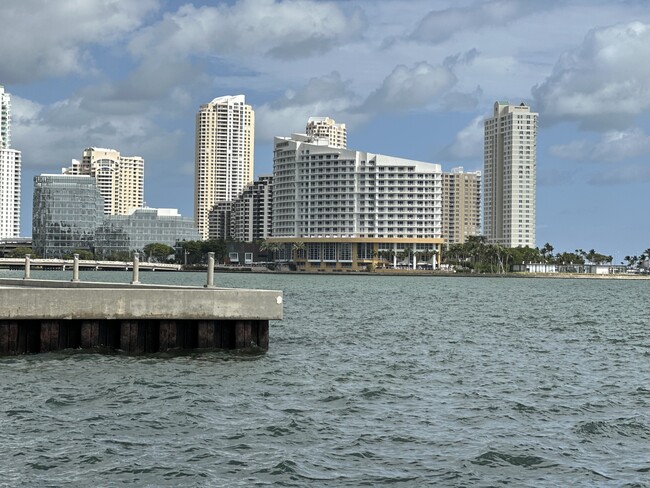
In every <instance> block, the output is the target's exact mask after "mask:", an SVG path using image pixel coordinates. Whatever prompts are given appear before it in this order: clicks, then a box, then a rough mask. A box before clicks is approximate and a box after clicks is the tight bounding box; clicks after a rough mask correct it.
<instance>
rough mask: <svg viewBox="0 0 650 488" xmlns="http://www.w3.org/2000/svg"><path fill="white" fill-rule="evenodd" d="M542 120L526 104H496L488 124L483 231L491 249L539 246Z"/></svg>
mask: <svg viewBox="0 0 650 488" xmlns="http://www.w3.org/2000/svg"><path fill="white" fill-rule="evenodd" d="M537 117H538V114H537V113H534V112H531V111H530V107H528V106H527V105H525V104H524V103H521V104H520V105H510V104H509V103H508V102H496V103H495V104H494V116H493V117H491V118H489V119H486V120H485V125H484V129H485V140H484V148H483V150H484V171H483V176H484V193H483V208H484V214H483V219H484V222H483V232H484V234H485V237H486V240H487V242H488V243H491V244H501V245H503V246H506V247H524V246H529V247H531V248H533V247H535V199H536V181H537V176H536V175H537V156H536V155H537Z"/></svg>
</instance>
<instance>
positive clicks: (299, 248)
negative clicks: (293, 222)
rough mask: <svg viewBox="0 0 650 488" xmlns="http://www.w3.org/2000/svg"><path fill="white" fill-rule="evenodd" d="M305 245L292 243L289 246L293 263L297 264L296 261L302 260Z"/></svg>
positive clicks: (299, 242)
mask: <svg viewBox="0 0 650 488" xmlns="http://www.w3.org/2000/svg"><path fill="white" fill-rule="evenodd" d="M305 248H306V246H305V243H304V242H303V241H296V242H294V243H293V245H292V246H291V249H292V250H293V255H294V258H293V262H294V263H295V262H297V261H298V259H301V258H304V252H305Z"/></svg>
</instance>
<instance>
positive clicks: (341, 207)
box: [271, 134, 443, 270]
mask: <svg viewBox="0 0 650 488" xmlns="http://www.w3.org/2000/svg"><path fill="white" fill-rule="evenodd" d="M441 178H442V177H441V168H440V165H438V164H430V163H424V162H419V161H411V160H407V159H401V158H396V157H392V156H384V155H381V154H372V153H368V152H362V151H353V150H350V149H342V148H336V147H332V146H330V145H329V144H328V141H327V140H326V139H318V138H316V139H315V138H312V137H309V136H307V135H304V134H293V135H292V136H291V137H276V138H275V144H274V159H273V237H272V238H271V239H272V241H274V242H277V243H280V244H285V245H289V244H291V245H296V246H297V247H296V249H298V247H300V246H303V245H304V246H305V247H304V249H303V250H302V251H301V252H303V253H304V256H305V261H304V262H305V263H306V266H307V267H309V268H311V269H313V268H314V267H316V268H318V269H328V268H332V269H337V270H343V269H345V268H351V269H363V268H365V267H366V266H369V265H372V266H374V265H377V264H378V263H379V261H378V260H379V259H380V256H381V255H390V262H392V266H393V267H398V266H406V267H412V268H415V267H416V266H417V265H418V263H421V264H422V265H425V266H426V265H428V266H435V262H432V261H431V260H432V259H435V257H434V254H437V253H439V251H440V244H441V243H442V242H443V240H442V237H441V235H442V222H441V218H442V209H441V203H442V186H441V185H442V183H441ZM288 251H289V250H287V249H285V251H284V254H281V255H283V256H285V258H286V256H287V255H288V254H287V253H288ZM424 256H426V257H424Z"/></svg>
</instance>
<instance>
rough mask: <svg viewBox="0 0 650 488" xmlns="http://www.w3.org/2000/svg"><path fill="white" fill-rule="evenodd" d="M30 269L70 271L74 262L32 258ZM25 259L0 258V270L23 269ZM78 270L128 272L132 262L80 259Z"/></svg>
mask: <svg viewBox="0 0 650 488" xmlns="http://www.w3.org/2000/svg"><path fill="white" fill-rule="evenodd" d="M30 264H31V267H32V268H34V269H46V270H61V271H65V270H67V269H72V267H73V265H74V260H72V259H42V258H32V259H31V260H30ZM24 268H25V258H0V269H24ZM79 268H80V269H86V270H94V271H102V270H120V271H130V270H132V269H133V262H132V261H99V260H94V259H92V260H91V259H88V260H86V259H80V260H79ZM140 270H141V271H180V270H181V265H180V264H169V263H147V262H141V263H140Z"/></svg>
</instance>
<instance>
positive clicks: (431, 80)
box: [361, 61, 458, 112]
mask: <svg viewBox="0 0 650 488" xmlns="http://www.w3.org/2000/svg"><path fill="white" fill-rule="evenodd" d="M457 81H458V80H457V78H456V76H455V75H454V73H453V72H452V71H451V69H449V68H448V67H446V66H431V65H430V64H429V63H427V62H424V61H422V62H419V63H416V64H415V66H414V67H413V68H408V67H407V66H404V65H400V66H397V67H396V68H395V69H394V70H393V72H392V73H391V74H390V75H388V76H387V77H386V79H384V81H383V83H382V84H381V86H380V87H379V88H377V89H376V90H375V91H374V92H372V93H371V94H370V95H369V96H368V98H367V99H366V100H365V102H364V103H363V105H362V106H361V110H362V111H364V112H391V111H395V112H400V111H402V112H405V111H408V110H412V109H424V108H426V107H427V106H428V105H429V104H431V103H432V102H433V101H434V100H435V99H436V98H437V97H439V96H440V95H442V94H444V93H446V92H447V91H448V90H449V89H450V88H452V87H453V86H454V85H455V84H456V82H457Z"/></svg>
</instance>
